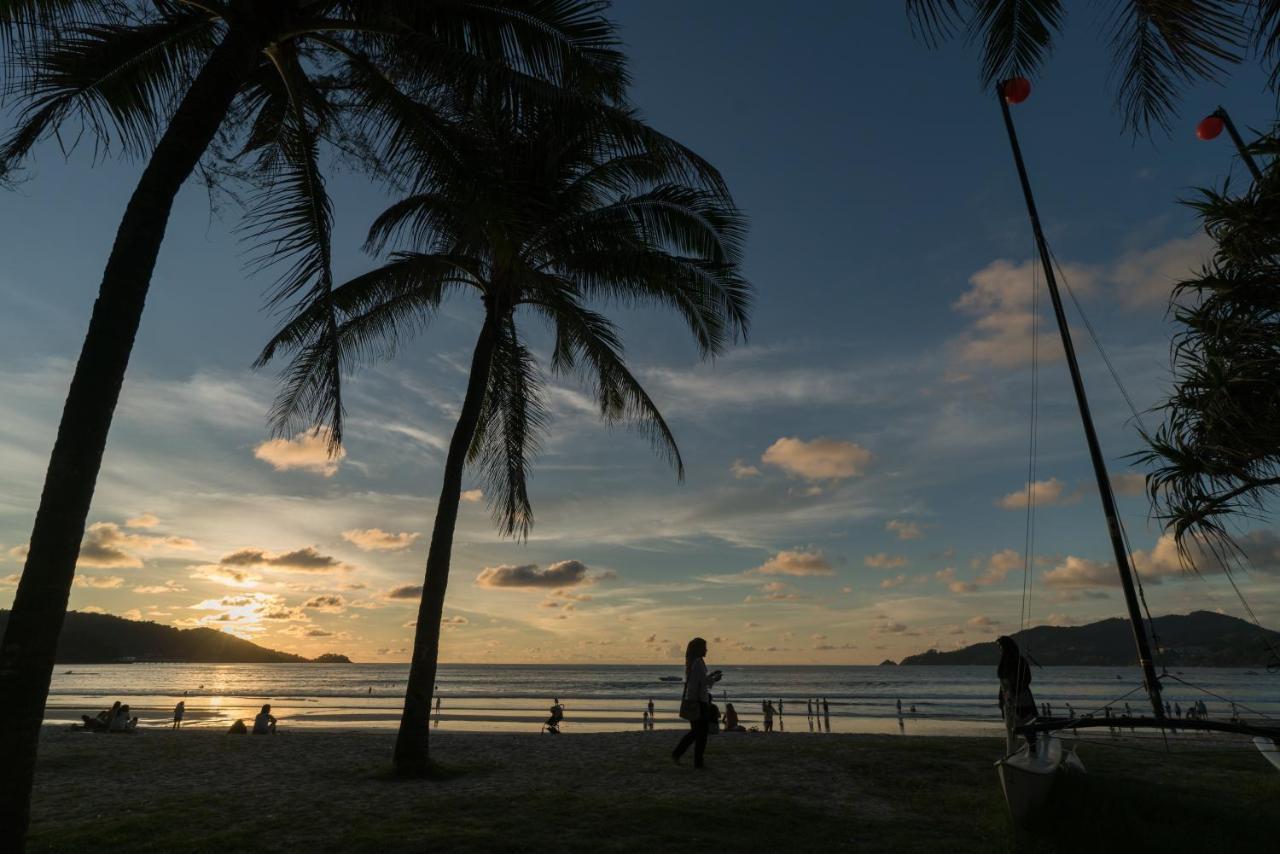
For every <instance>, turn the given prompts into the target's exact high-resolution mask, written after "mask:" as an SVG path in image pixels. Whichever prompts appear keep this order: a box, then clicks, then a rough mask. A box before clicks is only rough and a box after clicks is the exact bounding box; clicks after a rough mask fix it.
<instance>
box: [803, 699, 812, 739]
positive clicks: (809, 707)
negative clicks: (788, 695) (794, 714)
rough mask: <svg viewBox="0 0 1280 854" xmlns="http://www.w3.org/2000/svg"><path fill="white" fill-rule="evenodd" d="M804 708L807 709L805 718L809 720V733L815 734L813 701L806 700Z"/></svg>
mask: <svg viewBox="0 0 1280 854" xmlns="http://www.w3.org/2000/svg"><path fill="white" fill-rule="evenodd" d="M804 706H805V709H807V711H806V712H805V717H807V718H808V719H809V732H813V700H805V701H804Z"/></svg>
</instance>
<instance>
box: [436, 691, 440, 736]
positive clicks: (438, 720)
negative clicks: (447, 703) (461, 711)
mask: <svg viewBox="0 0 1280 854" xmlns="http://www.w3.org/2000/svg"><path fill="white" fill-rule="evenodd" d="M439 726H440V695H439V694H436V727H437V728H439Z"/></svg>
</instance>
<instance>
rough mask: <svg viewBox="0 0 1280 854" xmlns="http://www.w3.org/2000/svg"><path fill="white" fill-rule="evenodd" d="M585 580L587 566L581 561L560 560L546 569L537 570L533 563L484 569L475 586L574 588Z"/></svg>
mask: <svg viewBox="0 0 1280 854" xmlns="http://www.w3.org/2000/svg"><path fill="white" fill-rule="evenodd" d="M587 578H588V576H587V566H586V564H584V563H582V561H578V560H562V561H559V562H557V563H553V564H551V565H550V566H548V567H547V568H546V569H538V565H537V564H533V563H528V564H523V565H521V566H512V565H509V564H508V565H503V566H489V567H485V568H484V569H482V570H480V574H479V575H477V576H476V584H478V585H480V586H481V587H515V588H543V587H575V586H577V585H579V584H582V583H584V582H586V581H587Z"/></svg>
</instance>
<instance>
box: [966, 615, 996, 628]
mask: <svg viewBox="0 0 1280 854" xmlns="http://www.w3.org/2000/svg"><path fill="white" fill-rule="evenodd" d="M969 625H971V626H978V627H980V628H990V627H992V626H998V625H1000V621H999V620H993V619H991V618H990V617H982V616H979V617H970V618H969Z"/></svg>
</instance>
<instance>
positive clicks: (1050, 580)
mask: <svg viewBox="0 0 1280 854" xmlns="http://www.w3.org/2000/svg"><path fill="white" fill-rule="evenodd" d="M1044 583H1045V584H1047V585H1049V586H1050V587H1119V586H1120V576H1119V575H1118V574H1117V573H1116V568H1115V567H1114V566H1111V565H1108V564H1104V563H1099V562H1098V561H1096V560H1089V559H1088V558H1082V557H1075V556H1074V555H1067V557H1066V558H1065V559H1064V560H1063V561H1062V562H1061V563H1059V564H1058V565H1057V566H1055V567H1054V568H1053V569H1051V570H1049V571H1048V572H1046V573H1045V574H1044Z"/></svg>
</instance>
